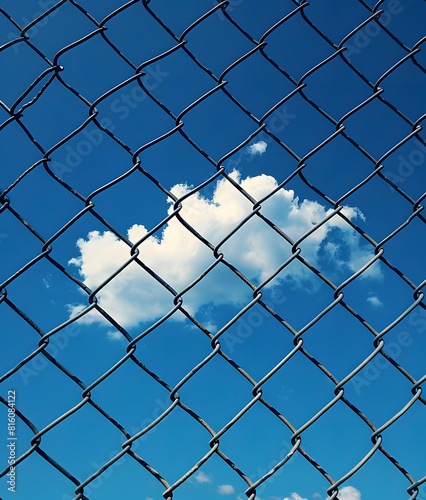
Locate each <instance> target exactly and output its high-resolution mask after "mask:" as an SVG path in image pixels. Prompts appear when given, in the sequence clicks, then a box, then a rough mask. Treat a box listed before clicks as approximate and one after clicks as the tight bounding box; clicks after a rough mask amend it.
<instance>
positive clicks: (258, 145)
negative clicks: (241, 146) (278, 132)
mask: <svg viewBox="0 0 426 500" xmlns="http://www.w3.org/2000/svg"><path fill="white" fill-rule="evenodd" d="M267 147H268V144H267V143H266V142H265V141H259V142H255V143H254V144H252V145H251V146H249V147H248V151H249V153H250V154H251V155H263V153H265V152H266V148H267Z"/></svg>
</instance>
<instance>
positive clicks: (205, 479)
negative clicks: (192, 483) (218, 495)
mask: <svg viewBox="0 0 426 500" xmlns="http://www.w3.org/2000/svg"><path fill="white" fill-rule="evenodd" d="M194 479H195V480H196V481H197V483H200V484H203V483H211V482H212V480H211V479H210V477H209V476H208V475H207V474H204V472H203V471H202V470H200V471H199V472H198V473H197V474H195V476H194Z"/></svg>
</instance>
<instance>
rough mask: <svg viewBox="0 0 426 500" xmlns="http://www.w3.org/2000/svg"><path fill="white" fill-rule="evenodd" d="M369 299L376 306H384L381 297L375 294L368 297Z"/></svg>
mask: <svg viewBox="0 0 426 500" xmlns="http://www.w3.org/2000/svg"><path fill="white" fill-rule="evenodd" d="M367 300H368V302H370V304H371V305H372V306H374V307H382V306H383V302H382V301H381V300H380V299H379V297H376V296H374V295H373V296H372V297H368V298H367Z"/></svg>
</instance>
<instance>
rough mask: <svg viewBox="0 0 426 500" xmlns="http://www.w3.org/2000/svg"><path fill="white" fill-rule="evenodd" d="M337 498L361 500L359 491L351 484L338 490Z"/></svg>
mask: <svg viewBox="0 0 426 500" xmlns="http://www.w3.org/2000/svg"><path fill="white" fill-rule="evenodd" d="M338 497H339V500H361V492H360V491H358V490H357V489H356V488H354V487H353V486H345V487H344V488H342V489H341V490H339V495H338Z"/></svg>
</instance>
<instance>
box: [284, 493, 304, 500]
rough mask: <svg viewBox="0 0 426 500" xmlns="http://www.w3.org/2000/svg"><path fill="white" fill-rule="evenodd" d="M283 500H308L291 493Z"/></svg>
mask: <svg viewBox="0 0 426 500" xmlns="http://www.w3.org/2000/svg"><path fill="white" fill-rule="evenodd" d="M284 500H308V499H307V498H302V497H301V496H300V495H298V494H297V493H292V494H291V495H290V496H289V497H285V498H284Z"/></svg>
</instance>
